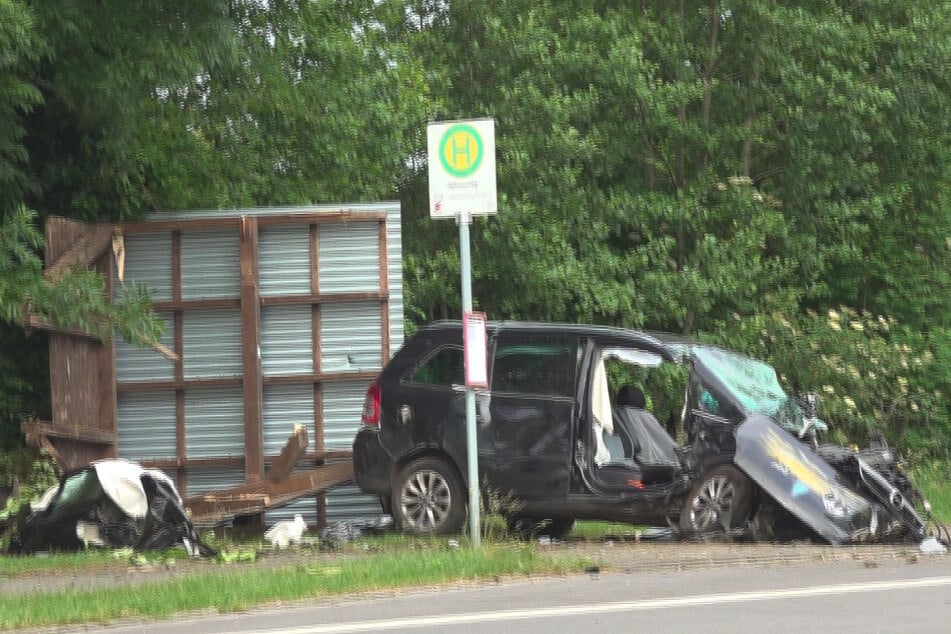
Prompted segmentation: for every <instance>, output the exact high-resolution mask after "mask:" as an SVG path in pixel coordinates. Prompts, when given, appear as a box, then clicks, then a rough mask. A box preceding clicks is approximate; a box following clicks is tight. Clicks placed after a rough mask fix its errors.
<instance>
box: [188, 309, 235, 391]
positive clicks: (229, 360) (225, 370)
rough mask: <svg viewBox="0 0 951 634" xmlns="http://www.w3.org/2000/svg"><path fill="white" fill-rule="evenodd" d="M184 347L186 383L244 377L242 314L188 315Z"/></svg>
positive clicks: (203, 312) (223, 311)
mask: <svg viewBox="0 0 951 634" xmlns="http://www.w3.org/2000/svg"><path fill="white" fill-rule="evenodd" d="M182 346H183V350H182V363H183V364H184V365H183V369H184V372H185V378H186V379H200V378H211V377H228V376H241V374H242V365H241V311H240V310H239V309H236V308H227V309H209V310H188V311H185V312H184V313H183V315H182Z"/></svg>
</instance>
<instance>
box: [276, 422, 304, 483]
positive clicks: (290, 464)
mask: <svg viewBox="0 0 951 634" xmlns="http://www.w3.org/2000/svg"><path fill="white" fill-rule="evenodd" d="M308 442H309V441H308V439H307V428H306V427H304V426H303V425H294V431H293V433H291V436H290V438H288V439H287V444H285V445H284V448H283V449H281V453H280V455H278V457H277V459H275V460H274V462H273V463H271V468H270V469H268V470H267V474H266V475H265V478H266V479H267V480H270V481H271V482H280V481H282V480H284V479H285V478H287V476H289V475H290V474H291V472H292V471H294V466H295V465H296V464H297V462H298V461H299V460H300V459H301V458H303V457H304V454H306V453H307V444H308Z"/></svg>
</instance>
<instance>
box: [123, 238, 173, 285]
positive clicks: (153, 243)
mask: <svg viewBox="0 0 951 634" xmlns="http://www.w3.org/2000/svg"><path fill="white" fill-rule="evenodd" d="M123 242H124V244H125V274H124V277H125V280H126V281H132V282H138V283H139V284H145V285H146V286H148V287H149V292H150V293H151V296H152V300H153V301H168V300H170V299H172V234H171V233H133V234H129V235H126V236H124V238H123ZM116 275H118V272H117V273H116ZM119 284H120V282H119V278H118V277H115V278H114V280H113V288H116V289H118V288H119ZM117 294H118V293H117Z"/></svg>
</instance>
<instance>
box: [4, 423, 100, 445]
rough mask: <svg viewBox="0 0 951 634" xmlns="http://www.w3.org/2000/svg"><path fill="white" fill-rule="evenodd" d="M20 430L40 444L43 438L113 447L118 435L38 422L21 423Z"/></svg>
mask: <svg viewBox="0 0 951 634" xmlns="http://www.w3.org/2000/svg"><path fill="white" fill-rule="evenodd" d="M20 429H21V430H22V431H23V433H24V434H26V437H27V441H28V442H30V443H31V444H39V441H40V438H41V437H44V436H45V437H47V438H64V439H67V440H81V441H83V442H88V443H93V444H97V445H112V444H114V443H115V442H116V433H115V432H114V431H112V430H108V429H91V428H88V427H81V426H80V424H78V423H77V424H75V425H55V424H53V423H48V422H44V421H38V420H25V421H23V422H22V423H20Z"/></svg>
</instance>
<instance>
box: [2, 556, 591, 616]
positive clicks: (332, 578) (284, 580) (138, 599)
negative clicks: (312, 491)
mask: <svg viewBox="0 0 951 634" xmlns="http://www.w3.org/2000/svg"><path fill="white" fill-rule="evenodd" d="M588 563H589V562H588V561H587V560H577V561H566V560H558V561H556V560H554V559H552V558H549V557H547V556H545V555H544V554H540V553H537V552H535V550H534V549H533V548H531V547H529V546H526V545H520V544H516V545H513V544H491V545H487V546H485V547H484V548H483V549H481V550H479V551H473V550H471V549H467V548H459V549H451V550H442V551H428V552H426V553H425V556H423V554H422V553H418V552H414V551H411V550H407V551H401V552H387V553H380V554H371V555H368V556H367V557H359V558H339V559H330V560H320V561H316V560H315V561H314V562H312V563H306V564H297V565H293V566H286V567H270V568H267V567H262V566H260V565H256V564H248V565H241V566H234V567H228V568H222V569H220V570H216V571H214V572H206V573H200V574H191V573H186V574H183V575H181V576H178V577H176V578H174V579H171V580H167V581H162V582H155V583H147V584H142V585H136V586H124V587H115V588H109V589H104V590H96V591H80V590H73V589H70V590H63V591H59V592H52V593H43V594H28V595H19V596H0V629H6V628H24V627H43V626H51V625H70V624H79V623H105V622H109V621H112V620H115V619H122V618H158V619H160V618H167V617H169V616H172V615H173V614H176V613H179V612H185V611H189V610H203V609H214V610H217V611H219V612H235V611H241V610H245V609H247V608H250V607H252V606H255V605H262V604H267V603H269V602H275V601H288V600H295V599H306V598H318V597H326V596H333V595H339V594H345V593H354V592H366V591H380V590H388V589H394V588H405V587H421V586H428V585H433V584H441V583H446V582H453V581H465V580H478V579H495V578H499V577H513V576H528V575H539V574H565V573H569V572H572V571H579V572H580V571H581V570H582V569H583V568H584V566H585V565H588Z"/></svg>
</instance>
